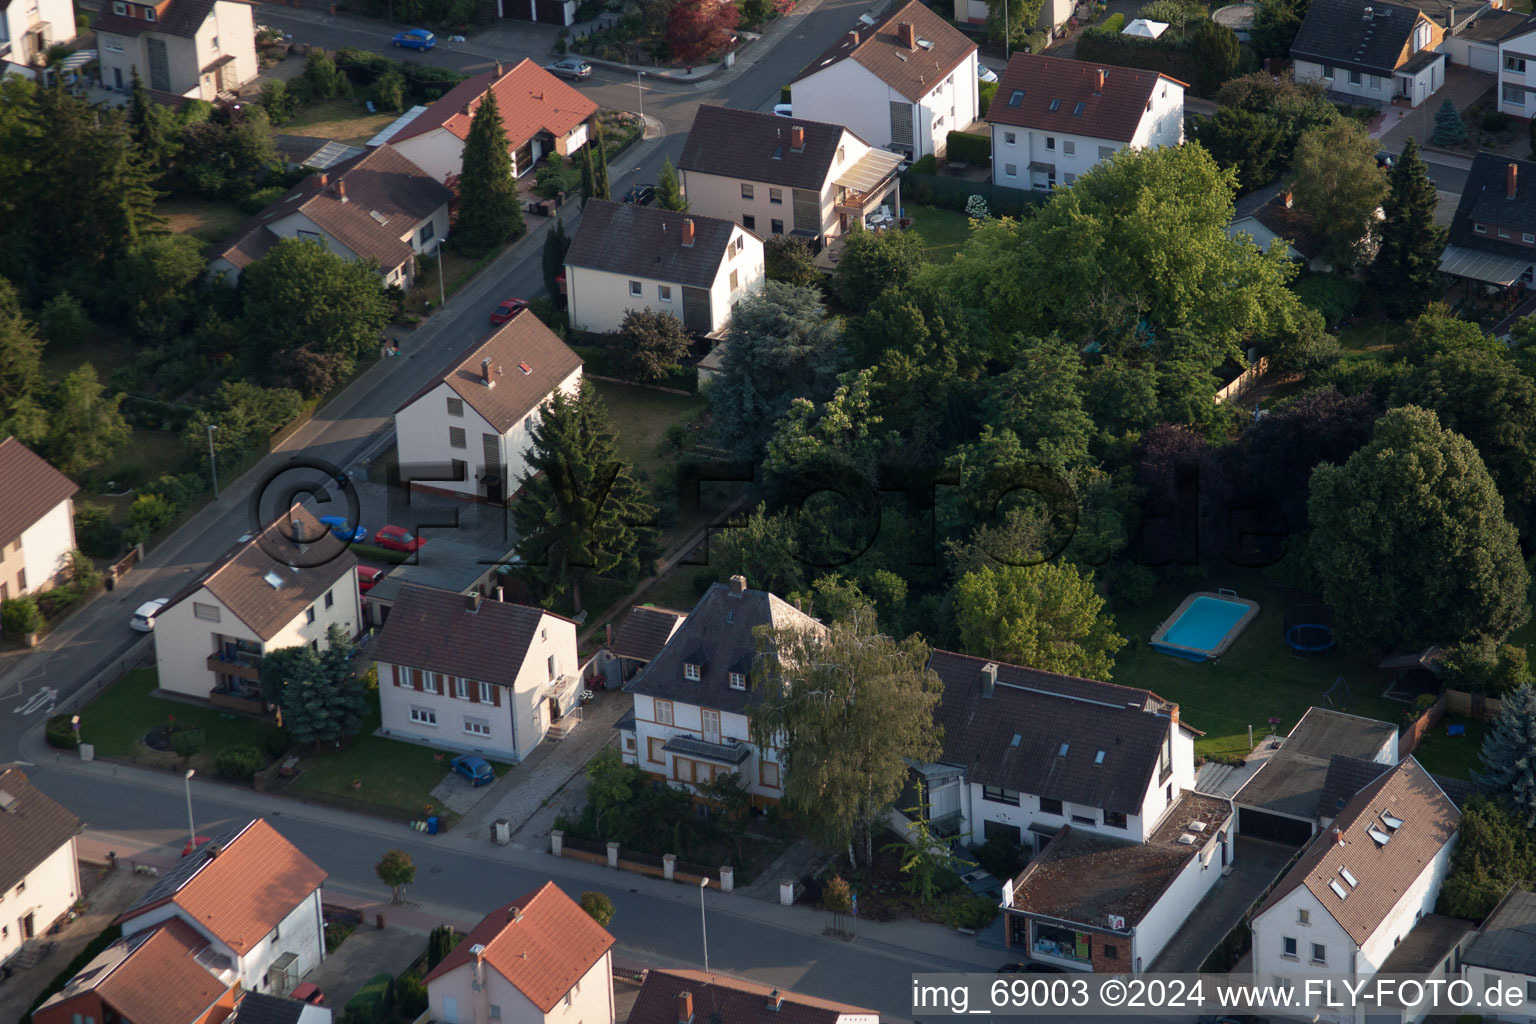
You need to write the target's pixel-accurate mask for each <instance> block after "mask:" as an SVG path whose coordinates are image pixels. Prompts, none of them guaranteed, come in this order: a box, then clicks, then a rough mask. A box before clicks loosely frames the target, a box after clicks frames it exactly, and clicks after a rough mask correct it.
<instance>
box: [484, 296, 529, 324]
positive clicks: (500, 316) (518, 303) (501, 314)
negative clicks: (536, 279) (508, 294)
mask: <svg viewBox="0 0 1536 1024" xmlns="http://www.w3.org/2000/svg"><path fill="white" fill-rule="evenodd" d="M527 308H528V300H527V299H503V300H501V302H500V304H498V305H497V307H496V308H495V309H493V310H491V323H493V324H504V323H506V322H507V321H508V320H511V319H512V315H513V314H514V313H516V312H517V311H518V310H520V309H527Z"/></svg>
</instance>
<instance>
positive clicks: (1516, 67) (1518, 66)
mask: <svg viewBox="0 0 1536 1024" xmlns="http://www.w3.org/2000/svg"><path fill="white" fill-rule="evenodd" d="M113 6H114V7H115V6H116V4H114V5H113ZM1504 70H1505V71H1513V72H1515V73H1517V74H1521V75H1523V74H1525V58H1524V57H1516V56H1515V55H1514V54H1510V55H1509V56H1507V57H1505V58H1504Z"/></svg>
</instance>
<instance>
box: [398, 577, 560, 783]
mask: <svg viewBox="0 0 1536 1024" xmlns="http://www.w3.org/2000/svg"><path fill="white" fill-rule="evenodd" d="M368 655H369V657H370V658H372V659H373V661H374V663H375V664H376V665H377V666H378V668H379V708H380V711H381V712H382V714H383V725H384V729H385V730H386V731H387V732H389V733H390V734H393V735H399V736H405V737H408V738H411V739H415V740H420V741H423V742H430V743H431V744H432V745H433V746H440V747H449V748H455V749H461V750H466V751H470V752H472V753H476V754H480V755H482V756H486V757H494V758H496V759H498V760H504V761H520V760H522V759H523V758H525V757H527V756H528V755H529V753H531V752H532V750H533V748H534V747H536V746H538V745H539V742H540V741H541V740H543V738H544V735H545V734H546V733H547V732H548V731H549V729H550V727H551V726H552V725H553V724H554V723H556V722H558V721H559V720H560V718H561V716H563V715H564V714H566V713H567V712H569V711H570V710H571V708H572V707H574V706H575V705H576V702H577V700H578V699H579V697H580V695H581V665H580V664H579V662H578V661H577V655H576V624H575V623H574V622H572V621H571V620H570V619H567V618H563V617H561V616H559V615H554V614H552V613H550V612H547V611H544V610H543V609H540V608H530V607H528V606H527V605H521V604H509V603H503V602H501V601H490V600H486V599H485V598H482V597H481V596H480V595H479V594H478V593H470V594H467V595H466V594H455V593H453V592H452V591H449V590H434V589H433V588H431V587H410V586H408V587H403V588H401V590H400V593H399V594H398V595H397V596H396V597H395V601H394V607H393V608H392V609H391V610H390V613H389V621H388V622H386V623H385V624H384V628H383V629H381V630H380V631H379V634H378V636H377V638H375V640H374V642H373V645H372V646H371V647H370V648H369V652H368Z"/></svg>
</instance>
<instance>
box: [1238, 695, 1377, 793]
mask: <svg viewBox="0 0 1536 1024" xmlns="http://www.w3.org/2000/svg"><path fill="white" fill-rule="evenodd" d="M1396 735H1397V726H1395V725H1393V724H1392V723H1391V722H1379V721H1376V720H1375V719H1372V718H1361V717H1360V716H1358V715H1346V714H1344V713H1342V712H1339V711H1330V710H1328V709H1326V708H1308V709H1307V711H1306V713H1305V714H1303V715H1302V716H1301V720H1300V721H1298V722H1297V723H1296V725H1295V726H1294V727H1293V728H1292V729H1291V732H1290V735H1288V736H1286V738H1285V740H1284V741H1282V743H1281V744H1280V749H1279V750H1278V751H1276V752H1275V753H1274V754H1272V755H1270V756H1269V757H1268V758H1266V759H1265V761H1264V763H1263V764H1262V765H1260V766H1259V770H1258V771H1256V772H1254V773H1253V775H1252V777H1250V778H1249V779H1248V781H1247V782H1246V783H1244V784H1243V786H1242V788H1241V789H1239V790H1238V791H1237V793H1236V794H1235V795H1234V796H1233V797H1232V800H1233V802H1234V803H1236V804H1238V805H1239V806H1241V807H1257V808H1263V809H1264V810H1267V811H1274V812H1276V813H1278V814H1288V815H1290V816H1291V817H1293V818H1303V819H1306V820H1311V819H1312V818H1314V817H1316V816H1317V815H1319V814H1322V815H1323V816H1325V817H1332V816H1333V814H1334V813H1335V811H1334V810H1333V809H1329V808H1326V807H1324V805H1323V804H1322V803H1321V799H1322V797H1323V793H1324V791H1325V790H1326V789H1327V779H1328V770H1329V766H1330V763H1331V759H1333V758H1334V757H1335V755H1344V756H1347V757H1349V758H1351V759H1355V758H1359V759H1363V760H1367V761H1369V760H1371V759H1372V758H1374V757H1375V756H1376V754H1377V752H1378V751H1380V750H1381V749H1382V747H1383V746H1384V745H1387V754H1388V755H1392V754H1395V753H1396V750H1395V748H1394V747H1391V746H1389V745H1390V744H1391V741H1392V739H1393V737H1395V736H1396ZM1380 767H1381V771H1386V770H1387V769H1388V768H1390V767H1391V765H1390V764H1383V765H1381V766H1380ZM1378 774H1380V773H1379V772H1378ZM1342 778H1343V777H1342V776H1340V779H1341V781H1342ZM1372 778H1374V776H1373V777H1372ZM1369 781H1371V780H1369V779H1367V780H1364V781H1362V782H1361V784H1360V785H1359V786H1356V787H1355V788H1354V789H1352V790H1350V791H1349V793H1347V794H1346V798H1347V797H1351V796H1354V795H1355V793H1357V792H1359V790H1360V789H1361V788H1362V787H1363V786H1364V785H1365V784H1366V782H1369Z"/></svg>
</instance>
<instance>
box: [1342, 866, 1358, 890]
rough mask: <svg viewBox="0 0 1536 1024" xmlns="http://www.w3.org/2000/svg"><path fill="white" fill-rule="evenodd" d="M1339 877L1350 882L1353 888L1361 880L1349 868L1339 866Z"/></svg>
mask: <svg viewBox="0 0 1536 1024" xmlns="http://www.w3.org/2000/svg"><path fill="white" fill-rule="evenodd" d="M1339 877H1341V878H1343V879H1344V881H1346V882H1348V883H1349V887H1350V888H1351V889H1353V888H1354V887H1355V886H1357V885H1359V884H1360V880H1359V879H1358V878H1356V877H1355V876H1354V874H1353V873H1352V872H1351V871H1350V870H1349V868H1339Z"/></svg>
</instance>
